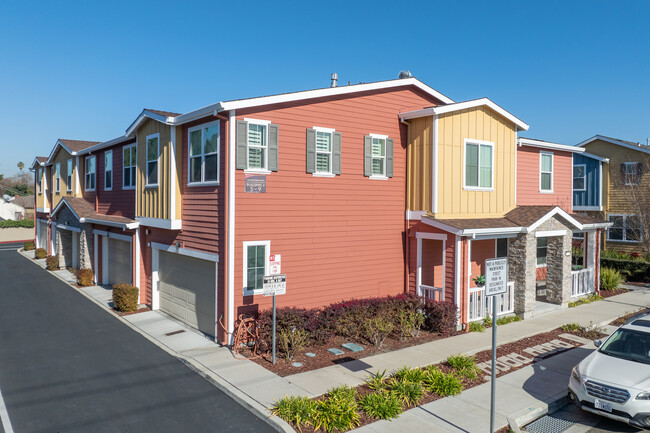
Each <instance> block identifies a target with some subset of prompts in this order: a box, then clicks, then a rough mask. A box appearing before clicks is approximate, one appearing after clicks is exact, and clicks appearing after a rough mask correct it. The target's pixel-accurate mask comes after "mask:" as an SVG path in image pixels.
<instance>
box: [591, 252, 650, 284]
mask: <svg viewBox="0 0 650 433" xmlns="http://www.w3.org/2000/svg"><path fill="white" fill-rule="evenodd" d="M600 267H601V269H604V268H611V269H614V270H617V271H619V272H620V273H621V275H628V276H629V280H630V281H642V280H644V279H645V278H646V277H647V276H648V275H650V263H647V262H646V261H645V260H644V258H643V257H640V258H630V259H626V260H623V259H615V258H603V257H602V256H601V259H600Z"/></svg>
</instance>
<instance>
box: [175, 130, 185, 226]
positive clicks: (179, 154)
mask: <svg viewBox="0 0 650 433" xmlns="http://www.w3.org/2000/svg"><path fill="white" fill-rule="evenodd" d="M182 176H183V128H182V127H180V126H178V127H176V215H175V216H176V219H181V212H182V198H181V177H182Z"/></svg>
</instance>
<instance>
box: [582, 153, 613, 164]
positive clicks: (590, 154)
mask: <svg viewBox="0 0 650 433" xmlns="http://www.w3.org/2000/svg"><path fill="white" fill-rule="evenodd" d="M582 156H586V157H587V158H591V159H595V160H596V161H600V162H606V163H609V158H603V157H602V156H598V155H594V154H593V153H589V152H585V153H583V154H582Z"/></svg>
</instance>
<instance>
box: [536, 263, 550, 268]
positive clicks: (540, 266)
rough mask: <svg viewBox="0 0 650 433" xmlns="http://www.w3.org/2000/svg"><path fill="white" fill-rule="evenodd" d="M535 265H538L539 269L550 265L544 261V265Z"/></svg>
mask: <svg viewBox="0 0 650 433" xmlns="http://www.w3.org/2000/svg"><path fill="white" fill-rule="evenodd" d="M535 267H536V268H537V269H540V268H546V267H548V264H546V263H544V264H543V265H535Z"/></svg>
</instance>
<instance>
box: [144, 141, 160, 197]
mask: <svg viewBox="0 0 650 433" xmlns="http://www.w3.org/2000/svg"><path fill="white" fill-rule="evenodd" d="M145 142H146V146H147V183H146V185H147V186H158V156H159V155H160V153H159V151H160V146H159V145H160V134H158V133H156V134H153V135H147V139H146V140H145Z"/></svg>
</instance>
